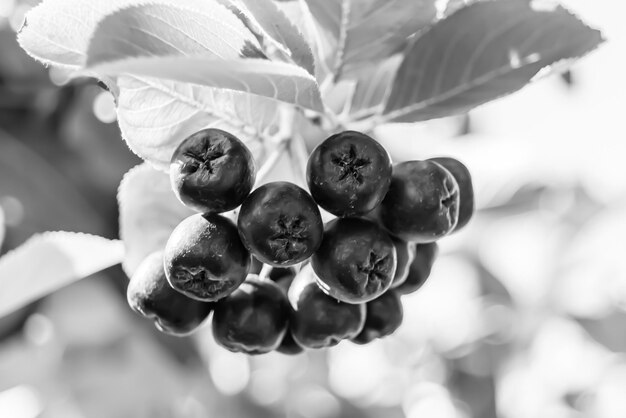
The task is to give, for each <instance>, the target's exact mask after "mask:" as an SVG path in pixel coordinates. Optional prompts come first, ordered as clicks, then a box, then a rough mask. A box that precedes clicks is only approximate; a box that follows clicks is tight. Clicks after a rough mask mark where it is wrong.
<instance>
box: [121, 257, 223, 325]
mask: <svg viewBox="0 0 626 418" xmlns="http://www.w3.org/2000/svg"><path fill="white" fill-rule="evenodd" d="M126 298H127V300H128V304H129V305H130V307H131V308H132V309H133V310H134V311H135V312H137V313H139V314H141V315H143V316H145V317H146V318H150V319H152V320H154V324H155V325H156V327H157V329H159V330H160V331H162V332H165V333H167V334H172V335H187V334H189V333H191V332H193V331H194V330H195V329H196V328H198V326H199V325H200V324H201V323H202V322H203V321H204V320H205V319H206V318H207V317H208V316H209V313H210V312H211V309H212V308H213V304H212V303H209V302H200V301H197V300H193V299H189V298H188V297H187V296H185V295H183V294H181V293H178V292H177V291H175V290H174V289H172V288H171V287H170V285H169V284H168V283H167V279H166V278H165V271H164V270H163V253H162V252H161V251H159V252H155V253H152V254H150V255H149V256H148V257H147V258H146V259H145V260H144V261H143V262H142V263H141V264H140V265H139V267H138V268H137V270H136V271H135V273H134V274H133V276H132V278H131V279H130V283H129V284H128V288H127V289H126Z"/></svg>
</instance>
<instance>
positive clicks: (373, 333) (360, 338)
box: [352, 290, 403, 344]
mask: <svg viewBox="0 0 626 418" xmlns="http://www.w3.org/2000/svg"><path fill="white" fill-rule="evenodd" d="M365 309H366V315H365V325H363V330H362V331H361V332H360V333H359V335H357V336H356V337H354V338H353V339H352V341H353V342H355V343H357V344H367V343H369V342H372V341H373V340H375V339H376V338H383V337H386V336H388V335H391V334H393V332H394V331H395V330H397V329H398V327H399V326H400V324H402V318H403V310H402V302H401V301H400V295H398V294H397V293H396V292H394V291H393V290H390V291H388V292H385V293H384V294H383V295H382V296H380V297H379V298H376V299H374V300H373V301H371V302H367V304H366V305H365Z"/></svg>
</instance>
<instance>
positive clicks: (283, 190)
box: [127, 129, 474, 354]
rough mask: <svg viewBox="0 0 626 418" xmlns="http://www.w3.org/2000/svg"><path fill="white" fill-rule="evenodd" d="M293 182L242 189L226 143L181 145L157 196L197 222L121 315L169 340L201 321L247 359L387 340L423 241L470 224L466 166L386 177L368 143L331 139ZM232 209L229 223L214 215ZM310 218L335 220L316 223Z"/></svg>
mask: <svg viewBox="0 0 626 418" xmlns="http://www.w3.org/2000/svg"><path fill="white" fill-rule="evenodd" d="M306 171H307V183H308V188H309V190H308V191H307V190H304V189H302V188H301V187H298V186H297V185H295V184H293V183H289V182H273V183H267V184H264V185H262V186H260V187H257V188H256V189H254V190H253V187H254V184H255V176H256V175H255V167H254V159H253V157H252V154H251V153H250V151H249V150H248V149H247V148H246V146H245V145H244V144H243V143H242V142H241V141H240V140H239V139H237V138H236V137H235V136H233V135H231V134H230V133H228V132H225V131H222V130H219V129H205V130H202V131H200V132H197V133H196V134H194V135H192V136H190V137H188V138H187V139H185V140H184V141H183V142H182V143H181V144H180V146H179V147H178V148H177V149H176V151H175V152H174V155H173V157H172V161H171V166H170V178H171V184H172V188H173V190H174V192H175V194H176V196H177V197H178V198H179V200H180V201H181V202H183V203H184V204H185V205H187V206H189V207H190V208H193V209H194V210H196V211H198V212H199V213H198V214H195V215H192V216H190V217H188V218H187V219H185V220H183V221H182V222H181V223H180V224H179V225H178V226H177V227H176V228H175V229H174V231H173V232H172V234H171V236H170V237H169V240H168V241H167V244H166V246H165V248H164V249H163V250H162V251H159V252H156V253H154V254H152V255H150V256H148V257H147V258H146V259H145V260H144V262H143V263H142V264H141V265H140V267H139V268H138V269H137V271H136V272H135V273H134V275H133V277H132V278H131V280H130V284H129V286H128V292H127V296H128V302H129V304H130V306H131V307H132V308H133V309H134V310H135V311H137V312H139V313H140V314H142V315H144V316H146V317H148V318H152V319H153V320H154V321H155V324H156V326H157V328H158V329H160V330H161V331H163V332H166V333H170V334H174V335H187V334H189V333H191V332H193V331H194V330H195V329H196V328H197V327H198V326H199V325H200V324H201V323H203V322H204V321H205V320H206V319H207V317H208V316H209V314H210V313H211V312H213V319H212V330H213V335H214V337H215V340H216V341H217V342H218V343H219V344H220V345H222V346H224V347H226V348H227V349H229V350H231V351H236V352H244V353H248V354H261V353H267V352H269V351H272V350H277V351H280V352H283V353H286V354H295V353H299V352H301V351H302V350H303V349H304V348H322V347H329V346H333V345H336V344H337V343H339V342H340V341H341V340H344V339H348V340H351V341H353V342H355V343H358V344H364V343H368V342H370V341H372V340H374V339H376V338H381V337H384V336H387V335H390V334H391V333H393V332H394V331H395V330H396V329H397V328H398V326H399V325H400V323H401V322H402V304H401V301H400V296H401V295H404V294H408V293H412V292H414V291H416V290H417V289H419V288H420V287H421V286H422V285H423V284H424V282H425V280H426V279H427V278H428V276H429V274H430V270H431V267H432V265H433V262H434V260H435V257H436V255H437V244H436V241H437V240H438V239H439V238H441V237H443V236H446V235H448V234H450V233H452V232H454V231H457V230H459V229H460V228H462V227H463V226H465V225H466V224H467V222H468V221H469V220H470V218H471V217H472V214H473V211H474V197H473V193H474V192H473V189H472V183H471V177H470V174H469V172H468V170H467V168H466V167H465V166H464V165H463V164H461V163H460V162H459V161H457V160H455V159H452V158H433V159H430V160H425V161H407V162H402V163H399V164H395V165H393V164H392V162H391V159H390V157H389V155H388V153H387V151H386V150H385V149H384V148H383V147H382V146H381V145H380V144H379V143H378V142H377V141H376V140H374V139H373V138H371V137H369V136H367V135H365V134H363V133H360V132H354V131H345V132H341V133H338V134H335V135H332V136H330V137H329V138H328V139H326V140H325V141H324V142H322V143H321V144H320V145H319V146H317V148H315V150H313V152H312V153H311V155H310V157H309V161H308V164H307V168H306ZM238 207H239V210H238V218H237V223H236V224H235V223H234V222H233V221H231V220H230V219H229V218H227V217H225V216H222V215H220V214H221V213H224V212H227V211H230V210H233V209H236V208H238ZM320 207H321V208H323V209H324V210H326V211H328V212H329V213H331V214H332V215H335V216H336V218H334V219H333V220H331V221H329V222H327V223H326V224H324V223H323V222H322V216H321V214H320V209H319V208H320Z"/></svg>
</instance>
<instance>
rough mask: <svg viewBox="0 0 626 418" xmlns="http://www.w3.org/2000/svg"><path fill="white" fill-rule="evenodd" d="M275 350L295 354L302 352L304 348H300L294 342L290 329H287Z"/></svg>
mask: <svg viewBox="0 0 626 418" xmlns="http://www.w3.org/2000/svg"><path fill="white" fill-rule="evenodd" d="M276 351H278V352H279V353H282V354H288V355H296V354H300V353H301V352H303V351H304V348H302V346H301V345H300V344H298V343H297V342H296V340H295V339H294V338H293V334H292V333H291V330H290V329H288V330H287V332H286V333H285V336H284V337H283V340H282V341H281V342H280V345H279V346H278V348H277V349H276Z"/></svg>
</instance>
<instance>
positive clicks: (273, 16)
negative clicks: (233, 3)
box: [241, 0, 315, 75]
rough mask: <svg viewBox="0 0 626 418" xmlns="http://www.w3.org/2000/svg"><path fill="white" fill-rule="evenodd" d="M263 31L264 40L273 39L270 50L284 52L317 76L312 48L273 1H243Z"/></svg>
mask: <svg viewBox="0 0 626 418" xmlns="http://www.w3.org/2000/svg"><path fill="white" fill-rule="evenodd" d="M241 3H243V4H244V5H245V7H246V8H247V9H248V11H249V12H250V13H251V14H252V16H253V18H254V20H256V22H257V23H258V24H259V26H260V28H261V30H262V31H263V38H264V39H267V37H269V38H270V39H271V41H270V42H267V43H269V44H270V45H268V47H269V48H278V49H281V50H284V51H282V52H284V53H285V54H286V55H288V56H289V57H291V60H292V61H293V62H294V63H295V64H297V65H299V66H300V67H302V68H304V69H305V70H307V71H308V72H309V73H310V74H312V75H315V62H314V58H313V52H312V51H311V47H310V46H309V44H308V43H307V41H306V40H305V39H304V36H303V35H302V33H301V32H300V31H299V30H298V29H297V28H296V27H295V26H294V25H293V23H291V21H290V20H289V19H288V18H287V16H285V14H284V13H283V12H282V11H281V10H280V9H279V8H278V6H277V5H276V3H274V2H273V1H272V0H241Z"/></svg>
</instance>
